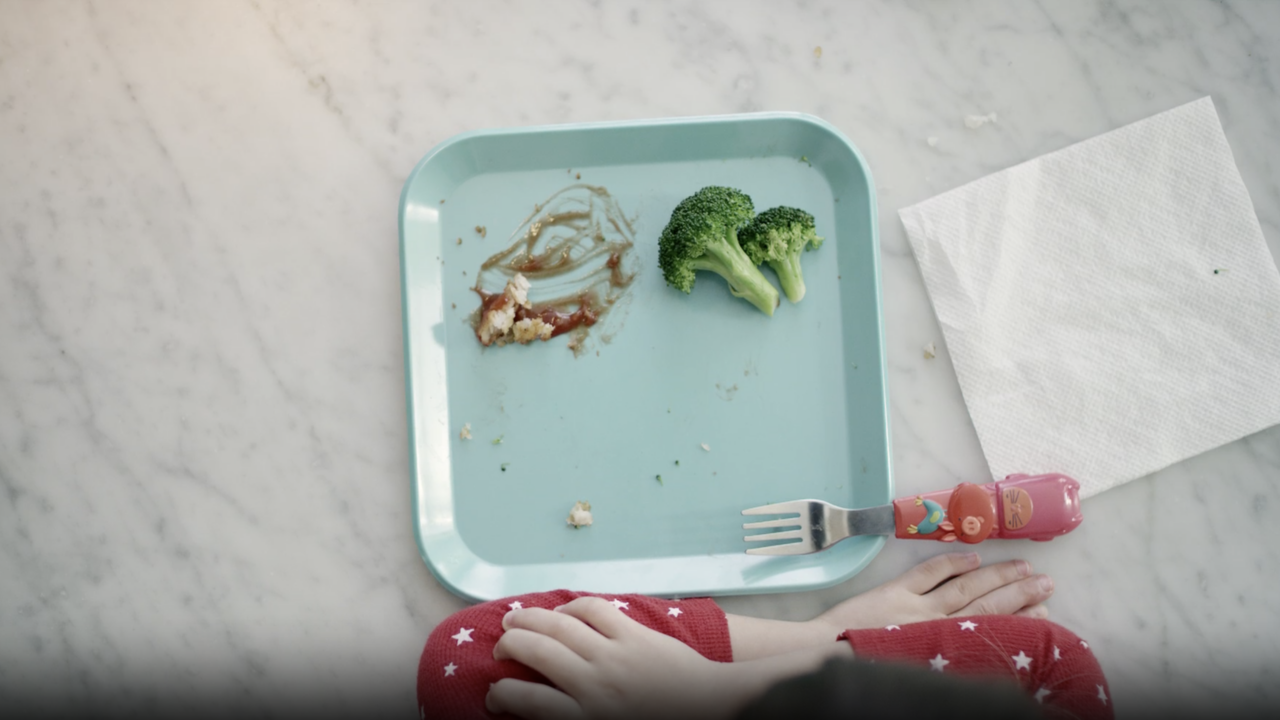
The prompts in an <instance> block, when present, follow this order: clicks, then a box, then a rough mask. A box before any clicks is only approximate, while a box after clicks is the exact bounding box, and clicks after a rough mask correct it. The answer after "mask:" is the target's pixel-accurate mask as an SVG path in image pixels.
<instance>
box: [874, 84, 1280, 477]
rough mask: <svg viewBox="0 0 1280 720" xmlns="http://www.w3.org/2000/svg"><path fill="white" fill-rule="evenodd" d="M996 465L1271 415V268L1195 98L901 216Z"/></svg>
mask: <svg viewBox="0 0 1280 720" xmlns="http://www.w3.org/2000/svg"><path fill="white" fill-rule="evenodd" d="M899 214H900V216H901V217H902V222H903V223H904V224H905V225H906V229H907V235H908V237H909V238H910V240H911V247H912V249H913V250H914V252H915V256H916V260H917V261H918V262H919V263H920V269H921V271H922V272H923V274H924V281H925V285H926V286H927V288H928V291H929V296H930V299H931V300H932V301H933V308H934V311H935V312H936V313H937V316H938V321H939V323H941V325H942V331H943V334H944V335H945V337H946V343H947V347H948V348H949V350H950V352H951V357H952V360H953V362H954V364H955V369H956V374H957V375H958V376H959V379H960V388H961V390H962V391H963V393H964V399H965V403H966V404H967V405H968V407H969V414H970V416H971V417H972V418H973V423H974V425H975V427H976V428H977V431H978V438H979V440H980V441H981V442H982V449H983V452H984V453H985V455H986V457H987V462H988V464H989V465H990V466H991V474H992V475H993V476H994V477H996V478H1001V477H1004V476H1005V475H1007V474H1010V473H1014V472H1026V473H1039V472H1053V471H1056V472H1063V473H1066V474H1068V475H1070V476H1072V477H1074V478H1076V479H1077V480H1079V481H1080V484H1081V491H1082V495H1084V496H1088V495H1094V494H1097V493H1099V492H1102V491H1103V490H1106V489H1108V488H1111V487H1114V486H1116V485H1118V484H1121V483H1124V482H1127V481H1129V480H1133V479H1135V478H1139V477H1142V476H1144V475H1147V474H1148V473H1151V472H1154V471H1156V470H1159V469H1160V468H1163V467H1165V466H1168V465H1170V464H1172V463H1175V462H1177V461H1179V460H1182V459H1184V458H1187V457H1190V456H1192V455H1196V454H1198V453H1201V452H1204V451H1205V450H1209V449H1211V448H1214V447H1217V446H1219V445H1222V444H1224V443H1227V442H1230V441H1232V440H1236V439H1238V438H1240V437H1243V436H1245V435H1248V434H1250V433H1253V432H1256V431H1258V430H1261V429H1263V428H1266V427H1269V426H1271V425H1274V424H1277V423H1280V273H1277V271H1276V265H1275V262H1274V261H1273V259H1272V257H1271V254H1270V252H1269V251H1268V250H1267V246H1266V243H1265V241H1264V240H1263V237H1262V229H1261V228H1260V227H1259V225H1258V219H1257V216H1256V215H1255V214H1254V211H1253V204H1252V203H1251V202H1250V200H1249V193H1248V191H1247V190H1246V189H1245V187H1244V183H1243V181H1242V180H1241V179H1240V173H1239V171H1238V170H1237V169H1236V165H1235V161H1234V160H1233V158H1232V156H1231V148H1230V147H1228V145H1227V140H1226V137H1225V136H1224V135H1223V132H1222V126H1221V125H1220V124H1219V122H1218V116H1217V113H1216V112H1215V111H1214V107H1213V101H1212V100H1211V99H1209V98H1207V97H1206V98H1203V99H1201V100H1197V101H1195V102H1192V103H1189V104H1187V105H1183V106H1182V107H1179V108H1175V109H1173V110H1170V111H1168V112H1164V113H1161V114H1159V115H1156V116H1155V117H1152V118H1148V119H1146V120H1142V121H1140V122H1136V123H1133V124H1132V125H1129V126H1126V127H1123V128H1121V129H1119V130H1115V131H1113V132H1110V133H1107V134H1105V135H1102V136H1099V137H1096V138H1093V139H1091V140H1086V141H1084V142H1081V143H1079V144H1077V145H1073V146H1071V147H1068V148H1066V149H1063V150H1059V151H1058V152H1054V153H1051V154H1049V155H1045V156H1044V157H1041V158H1038V159H1036V160H1032V161H1030V162H1026V163H1023V164H1021V165H1018V166H1016V167H1012V168H1009V169H1008V170H1005V171H1003V172H999V173H996V174H994V175H991V176H989V177H986V178H983V179H981V180H978V181H976V182H972V183H969V184H968V185H965V186H963V187H960V188H957V189H955V190H952V191H950V192H948V193H945V194H943V195H939V196H938V197H935V198H933V199H931V200H927V201H925V202H923V203H920V204H919V205H915V206H913V207H909V208H906V209H903V210H901V211H900V212H899Z"/></svg>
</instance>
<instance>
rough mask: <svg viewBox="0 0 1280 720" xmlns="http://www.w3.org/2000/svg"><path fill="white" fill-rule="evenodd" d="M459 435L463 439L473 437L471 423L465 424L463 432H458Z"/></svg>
mask: <svg viewBox="0 0 1280 720" xmlns="http://www.w3.org/2000/svg"><path fill="white" fill-rule="evenodd" d="M458 437H460V438H462V439H463V440H470V439H471V423H465V424H463V426H462V432H459V433H458Z"/></svg>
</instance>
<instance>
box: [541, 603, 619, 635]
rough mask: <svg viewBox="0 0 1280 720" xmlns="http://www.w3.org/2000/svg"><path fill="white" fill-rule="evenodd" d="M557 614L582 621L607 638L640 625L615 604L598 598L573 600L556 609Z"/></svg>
mask: <svg viewBox="0 0 1280 720" xmlns="http://www.w3.org/2000/svg"><path fill="white" fill-rule="evenodd" d="M556 612H558V613H564V614H565V615H569V616H570V617H575V618H577V619H579V620H581V621H582V622H584V623H586V624H588V625H590V626H591V627H593V628H595V630H596V632H598V633H600V634H601V635H603V636H605V637H607V638H617V637H619V636H620V635H622V634H623V633H625V632H627V631H628V630H631V629H632V626H634V625H637V624H638V623H637V622H636V621H635V620H632V619H631V618H629V617H627V616H626V615H625V614H624V613H623V612H622V610H621V609H619V608H617V607H615V606H614V604H613V603H611V602H609V601H608V600H605V599H604V598H598V597H590V596H588V597H580V598H577V599H576V600H571V601H569V602H568V603H566V604H564V605H561V606H560V607H558V608H556Z"/></svg>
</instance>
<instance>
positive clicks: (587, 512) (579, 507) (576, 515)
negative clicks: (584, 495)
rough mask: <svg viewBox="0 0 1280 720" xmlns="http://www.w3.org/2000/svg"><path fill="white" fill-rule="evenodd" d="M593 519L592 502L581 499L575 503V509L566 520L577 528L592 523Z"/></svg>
mask: <svg viewBox="0 0 1280 720" xmlns="http://www.w3.org/2000/svg"><path fill="white" fill-rule="evenodd" d="M592 520H593V518H592V517H591V503H589V502H587V501H585V500H579V501H578V502H576V503H574V504H573V509H572V510H570V511H569V517H568V518H567V519H566V520H565V522H566V523H568V524H569V526H570V527H572V528H574V529H575V530H576V529H577V528H580V527H585V526H587V525H590V524H591V522H592Z"/></svg>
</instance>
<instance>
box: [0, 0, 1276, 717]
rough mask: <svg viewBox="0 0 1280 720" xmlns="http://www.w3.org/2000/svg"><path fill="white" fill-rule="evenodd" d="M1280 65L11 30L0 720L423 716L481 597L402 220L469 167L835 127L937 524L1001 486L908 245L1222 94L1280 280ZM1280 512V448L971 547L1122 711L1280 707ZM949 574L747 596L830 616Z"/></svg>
mask: <svg viewBox="0 0 1280 720" xmlns="http://www.w3.org/2000/svg"><path fill="white" fill-rule="evenodd" d="M817 46H821V48H822V52H821V56H820V57H818V56H817V53H815V51H814V50H815V47H817ZM1277 47H1280V3H1264V2H1066V1H1063V2H1039V3H989V2H973V3H971V2H954V3H942V2H913V3H897V2H858V3H834V2H831V3H821V2H796V3H791V4H785V5H784V4H781V3H763V2H760V3H750V4H733V5H730V4H728V3H694V4H686V3H674V2H673V3H656V2H655V3H638V2H636V3H601V2H569V1H567V0H566V1H557V2H548V3H536V4H535V3H526V4H515V3H511V4H508V3H481V2H476V3H445V2H439V3H434V4H431V3H392V2H353V3H317V4H305V5H304V4H300V3H292V2H273V1H271V0H257V1H255V0H249V1H248V2H235V3H215V2H201V3H196V2H191V3H161V2H112V3H108V2H76V3H72V2H65V3H63V2H57V3H54V2H49V3H43V2H42V3H36V2H25V1H23V0H0V703H2V704H3V705H4V706H5V707H6V709H10V708H15V709H18V710H22V709H38V708H46V709H52V710H62V711H71V710H77V711H79V710H84V709H91V710H93V711H95V712H102V713H110V714H119V715H123V714H129V713H139V714H152V713H161V712H163V713H168V712H173V711H177V710H191V711H193V712H195V713H197V714H199V713H202V712H209V713H212V712H213V709H217V710H224V709H233V710H239V711H243V712H249V713H252V714H255V715H287V714H290V713H292V712H295V711H296V710H298V709H303V708H311V709H322V710H325V711H334V712H340V713H344V714H354V713H356V712H359V711H364V710H368V709H370V708H371V707H379V708H382V707H385V708H387V709H390V710H393V711H395V712H398V713H400V714H401V715H402V716H404V717H410V716H412V715H414V714H415V713H416V709H415V703H414V700H413V694H414V690H413V687H414V686H413V678H414V673H415V671H416V661H417V656H418V653H419V651H420V649H421V644H422V642H423V640H424V639H425V637H426V635H427V633H428V632H429V631H430V630H431V628H432V627H433V626H434V624H435V623H437V622H438V621H440V620H441V619H442V618H444V617H445V616H446V615H447V614H449V613H450V612H452V611H454V610H456V609H458V608H459V607H461V606H462V601H460V600H458V599H457V598H454V597H452V596H451V595H450V594H449V593H448V592H447V591H446V590H444V589H443V588H442V587H441V586H440V585H438V584H437V583H436V582H435V581H434V580H433V579H432V578H431V576H430V574H429V573H428V571H427V569H426V568H425V566H424V565H423V563H422V561H421V560H420V559H419V557H418V555H417V549H416V547H415V544H414V541H413V534H412V527H411V524H410V519H409V511H408V469H407V445H406V444H407V438H406V430H405V421H404V417H405V413H404V401H403V382H404V380H403V366H402V360H401V332H400V309H399V285H398V255H397V234H396V212H395V211H396V202H397V198H398V193H399V190H400V185H401V183H402V182H403V179H404V178H405V176H406V175H407V174H408V172H409V170H410V169H411V168H412V166H413V165H414V163H416V162H417V160H418V159H419V158H420V157H421V155H422V154H423V153H424V152H425V151H426V150H427V149H429V148H430V147H431V146H432V145H434V144H435V143H437V142H439V141H441V140H443V139H445V138H447V137H448V136H450V135H452V134H454V133H457V132H461V131H464V130H468V129H473V128H478V127H494V126H513V125H522V124H542V123H554V122H566V121H586V120H606V119H617V118H643V117H659V116H668V115H695V114H714V113H727V112H739V111H751V110H764V109H769V110H773V109H778V110H782V109H785V110H799V111H805V112H811V113H814V114H817V115H820V116H822V117H824V118H825V119H827V120H829V121H830V122H832V123H834V124H835V125H836V126H838V127H839V128H841V129H842V130H843V131H844V132H845V133H846V134H847V135H848V136H850V137H851V138H852V139H853V140H854V141H855V142H856V143H857V144H858V145H859V147H860V148H861V149H862V150H863V151H864V152H865V154H866V155H867V158H868V160H869V162H870V165H871V167H872V169H873V171H874V173H875V174H876V179H877V184H878V186H879V187H878V190H879V201H880V217H881V238H882V250H883V254H882V257H883V276H884V287H885V313H886V327H887V342H888V359H889V363H890V398H891V402H892V421H893V439H894V460H895V466H896V480H897V485H898V488H899V490H900V491H901V492H904V493H905V492H915V491H922V490H926V489H934V488H936V487H942V486H944V485H946V484H948V483H953V482H956V481H958V480H961V479H970V480H972V479H981V478H983V477H984V476H985V474H986V466H985V462H984V461H983V458H982V454H981V451H980V448H979V446H978V443H977V438H976V436H975V434H974V431H973V429H972V425H971V424H970V422H969V419H968V415H967V413H966V411H965V407H964V404H963V401H962V400H961V397H960V393H959V389H958V386H957V383H956V380H955V375H954V372H953V371H952V368H951V366H950V362H949V358H948V356H947V353H946V349H945V347H943V345H942V343H941V335H940V332H939V330H938V327H937V324H936V322H935V320H934V317H933V313H932V310H931V309H930V306H929V301H928V298H927V296H926V294H925V291H924V287H923V284H922V282H921V279H920V275H919V271H918V269H917V268H916V265H915V262H914V259H913V258H912V256H911V253H910V250H909V248H908V245H907V242H906V239H905V235H904V233H903V231H902V228H901V226H900V225H899V223H898V220H897V218H896V215H895V213H894V212H893V211H895V210H896V209H897V208H899V207H902V206H905V205H908V204H911V203H914V202H916V201H919V200H921V199H923V198H926V197H929V196H931V195H934V194H936V193H938V192H941V191H943V190H946V189H949V188H951V187H954V186H956V185H958V184H960V183H963V182H966V181H968V180H971V179H975V178H978V177H981V176H983V175H985V174H987V173H989V172H992V171H994V170H998V169H1001V168H1004V167H1007V166H1009V165H1011V164H1014V163H1016V162H1019V161H1022V160H1025V159H1028V158H1031V157H1034V156H1036V155H1039V154H1042V153H1044V152H1047V151H1051V150H1054V149H1057V148H1060V147H1063V146H1065V145H1067V144H1069V143H1071V142H1074V141H1076V140H1080V139H1083V138H1087V137H1091V136H1093V135H1096V134H1099V133H1101V132H1105V131H1107V130H1110V129H1113V128H1115V127H1118V126H1120V125H1123V124H1125V123H1128V122H1131V121H1133V120H1136V119H1139V118H1142V117H1146V116H1148V115H1151V114H1154V113H1156V112H1159V111H1161V110H1165V109H1168V108H1170V107H1174V106H1176V105H1178V104H1181V103H1183V102H1186V101H1188V100H1191V99H1194V98H1197V97H1200V96H1203V95H1212V96H1213V98H1214V102H1215V104H1216V105H1217V108H1218V111H1219V113H1220V115H1221V118H1222V122H1223V126H1224V128H1225V131H1226V134H1227V138H1228V140H1229V141H1230V143H1231V145H1232V148H1233V150H1234V152H1235V155H1236V160H1237V163H1238V164H1239V167H1240V170H1241V174H1242V176H1243V178H1244V181H1245V184H1246V186H1247V187H1248V188H1249V190H1250V192H1251V194H1252V197H1253V201H1254V205H1255V207H1256V209H1257V212H1258V215H1259V218H1260V220H1261V222H1262V227H1263V231H1264V233H1265V234H1266V236H1267V239H1268V242H1269V246H1270V249H1271V251H1272V254H1273V255H1274V256H1280V146H1277V145H1276V143H1275V128H1276V127H1278V126H1280V90H1278V89H1277V88H1280V51H1277ZM990 112H995V113H997V114H998V122H996V123H993V124H989V125H985V126H983V127H980V128H975V129H970V128H968V127H966V126H965V124H964V117H965V116H966V115H970V114H986V113H990ZM931 137H932V138H936V139H937V142H936V144H932V145H931V144H930V143H928V142H927V139H928V138H931ZM930 341H933V342H936V343H937V345H938V348H939V353H938V357H937V358H936V359H934V360H925V359H924V358H923V355H922V353H921V350H920V348H921V347H922V346H923V345H924V344H925V343H927V342H930ZM1277 479H1280V429H1277V428H1272V429H1270V430H1267V431H1264V432H1261V433H1258V434H1257V435H1254V436H1252V437H1249V438H1246V439H1244V440H1242V441H1239V442H1236V443H1233V444H1231V445H1229V446H1226V447H1223V448H1220V449H1218V450H1214V451H1212V452H1209V453H1206V454H1204V455H1201V456H1199V457H1196V458H1193V459H1191V460H1188V461H1186V462H1183V463H1180V464H1178V465H1176V466H1174V467H1171V468H1168V469H1167V470H1164V471H1161V472H1159V473H1156V474H1155V475H1153V476H1151V477H1148V478H1144V479H1142V480H1139V481H1136V482H1133V483H1130V484H1128V485H1126V486H1123V487H1121V488H1118V489H1115V490H1112V491H1110V492H1107V493H1105V494H1104V495H1102V496H1099V497H1096V498H1092V499H1090V500H1089V501H1088V502H1087V503H1086V507H1085V511H1086V515H1087V518H1088V519H1087V522H1086V524H1085V525H1084V526H1082V527H1081V528H1080V529H1079V530H1078V531H1077V532H1076V533H1075V534H1074V535H1072V536H1071V538H1070V541H1069V542H1062V541H1059V542H1054V543H1048V544H1043V545H1030V544H1016V545H1007V546H996V545H991V546H987V547H986V548H985V550H984V555H985V556H986V557H987V558H989V559H992V560H995V559H1000V558H1005V557H1012V556H1019V555H1020V556H1024V557H1027V558H1028V559H1029V560H1031V561H1032V563H1033V564H1034V565H1035V566H1036V567H1037V568H1038V569H1040V570H1043V571H1046V572H1049V573H1051V574H1052V575H1053V576H1054V577H1055V579H1056V580H1057V588H1058V589H1057V594H1056V596H1055V597H1054V599H1053V600H1052V601H1051V608H1052V612H1053V616H1054V618H1055V619H1057V620H1058V621H1060V622H1062V623H1064V624H1066V625H1067V626H1068V627H1070V628H1072V629H1073V630H1075V631H1077V632H1078V633H1080V634H1081V635H1082V636H1083V637H1085V638H1086V639H1088V640H1089V641H1090V642H1091V643H1092V646H1093V648H1094V649H1095V651H1096V652H1097V654H1098V656H1099V658H1100V659H1101V661H1102V663H1103V666H1104V669H1105V670H1106V671H1107V673H1108V675H1109V677H1110V680H1111V683H1112V689H1113V695H1114V700H1115V704H1116V707H1117V710H1119V711H1120V712H1121V713H1122V714H1124V713H1126V712H1129V713H1137V712H1140V711H1142V710H1144V709H1148V708H1151V707H1153V706H1154V704H1156V703H1161V702H1188V703H1198V702H1203V703H1212V702H1223V701H1238V700H1240V699H1242V698H1243V699H1248V700H1258V701H1267V702H1270V703H1272V704H1280V689H1278V688H1280V594H1278V593H1277V592H1276V589H1277V577H1280V552H1278V551H1277V550H1276V543H1275V540H1274V533H1272V532H1270V530H1271V529H1272V527H1271V526H1272V525H1273V523H1274V520H1273V518H1275V517H1276V514H1277V512H1278V511H1280V491H1278V490H1277ZM933 552H936V548H934V547H925V546H922V545H918V544H910V543H890V545H889V547H888V548H887V549H886V550H885V551H884V552H883V553H881V555H880V556H879V557H878V558H877V559H876V561H875V562H874V563H873V564H872V565H871V566H870V567H869V568H868V569H867V570H866V571H865V572H864V573H862V574H861V575H860V576H858V577H857V578H855V579H853V580H851V581H850V582H848V583H845V584H843V585H842V586H839V587H836V588H831V589H827V590H822V591H817V592H811V593H804V594H795V595H777V596H760V597H743V598H731V599H727V600H725V601H724V603H723V604H724V605H725V606H726V608H728V609H729V610H730V611H733V612H741V613H745V614H758V615H767V616H773V617H780V618H804V617H808V616H810V615H812V614H814V613H816V612H818V611H820V610H822V609H825V608H826V607H828V606H830V605H832V604H834V603H835V602H837V601H838V600H840V599H842V598H844V597H846V596H848V595H849V594H851V593H855V592H858V591H860V590H863V589H866V588H868V587H871V586H873V585H874V584H876V583H878V582H881V581H883V580H886V579H888V578H890V577H892V576H893V575H896V574H897V573H899V572H901V571H902V570H903V569H905V568H906V567H907V566H908V565H909V564H910V563H912V562H914V561H915V560H917V559H920V558H923V557H924V556H926V555H929V554H931V553H933Z"/></svg>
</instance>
